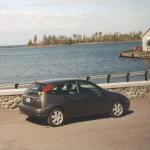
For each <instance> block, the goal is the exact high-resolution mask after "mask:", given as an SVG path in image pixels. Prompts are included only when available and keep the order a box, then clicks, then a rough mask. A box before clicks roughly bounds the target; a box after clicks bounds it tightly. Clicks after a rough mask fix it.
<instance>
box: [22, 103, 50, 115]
mask: <svg viewBox="0 0 150 150" xmlns="http://www.w3.org/2000/svg"><path fill="white" fill-rule="evenodd" d="M19 109H20V111H21V112H22V113H23V114H25V115H27V116H30V117H40V118H44V117H47V113H46V111H45V110H44V109H37V108H34V107H31V106H28V105H25V104H23V103H21V104H19Z"/></svg>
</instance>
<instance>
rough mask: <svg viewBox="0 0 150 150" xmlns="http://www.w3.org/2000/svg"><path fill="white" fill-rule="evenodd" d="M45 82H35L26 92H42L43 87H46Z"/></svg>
mask: <svg viewBox="0 0 150 150" xmlns="http://www.w3.org/2000/svg"><path fill="white" fill-rule="evenodd" d="M45 85H46V84H45V83H39V82H36V83H33V84H31V85H30V87H29V88H28V89H27V90H26V92H25V93H28V94H36V93H38V92H41V91H42V89H43V88H44V87H45Z"/></svg>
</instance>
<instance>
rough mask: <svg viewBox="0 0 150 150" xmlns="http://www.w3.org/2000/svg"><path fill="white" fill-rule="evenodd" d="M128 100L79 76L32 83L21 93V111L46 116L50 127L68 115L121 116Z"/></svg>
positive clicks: (33, 115) (62, 121)
mask: <svg viewBox="0 0 150 150" xmlns="http://www.w3.org/2000/svg"><path fill="white" fill-rule="evenodd" d="M129 106H130V101H129V100H128V99H127V98H126V97H125V96H123V95H121V94H119V93H114V92H109V91H107V90H104V89H102V88H101V87H99V86H97V85H96V84H94V83H92V82H90V81H87V80H79V79H56V80H50V81H45V82H35V83H33V84H31V86H30V87H29V88H28V89H27V90H26V91H25V92H24V94H23V99H22V103H21V104H20V105H19V108H20V111H21V112H22V113H24V114H26V115H27V116H28V117H30V118H33V117H42V118H47V122H48V124H49V125H51V126H54V127H56V126H60V125H62V124H63V123H64V120H65V119H67V118H69V117H77V116H84V115H92V114H100V113H109V114H110V115H111V116H112V117H120V116H122V115H123V114H124V113H125V112H126V111H127V110H128V108H129Z"/></svg>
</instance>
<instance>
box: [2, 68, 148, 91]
mask: <svg viewBox="0 0 150 150" xmlns="http://www.w3.org/2000/svg"><path fill="white" fill-rule="evenodd" d="M149 72H150V70H146V71H138V72H128V73H118V74H108V75H96V76H86V77H79V79H86V80H102V79H105V81H106V82H103V83H110V82H111V79H114V78H120V77H121V78H124V79H125V80H126V82H130V78H131V77H135V76H143V80H145V81H148V75H149ZM31 83H32V82H26V83H15V84H4V85H0V89H18V88H27V87H28V86H29V85H30V84H31Z"/></svg>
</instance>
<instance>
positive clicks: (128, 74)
mask: <svg viewBox="0 0 150 150" xmlns="http://www.w3.org/2000/svg"><path fill="white" fill-rule="evenodd" d="M126 77H127V80H126V81H127V82H129V81H130V80H129V78H130V73H129V72H128V73H127V76H126Z"/></svg>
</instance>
